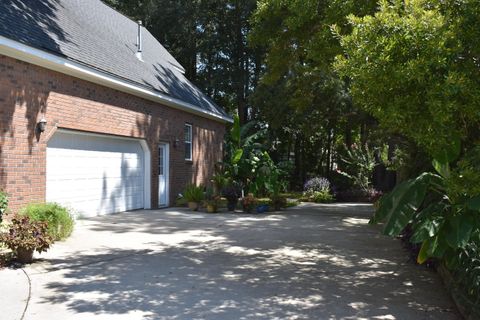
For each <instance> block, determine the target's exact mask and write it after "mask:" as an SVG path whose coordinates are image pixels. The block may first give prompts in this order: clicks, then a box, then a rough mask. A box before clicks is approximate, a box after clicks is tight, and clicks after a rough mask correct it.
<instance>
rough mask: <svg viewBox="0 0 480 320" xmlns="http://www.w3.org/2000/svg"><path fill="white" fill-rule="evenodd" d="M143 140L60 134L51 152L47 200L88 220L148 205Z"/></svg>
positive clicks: (49, 154) (48, 162) (49, 146)
mask: <svg viewBox="0 0 480 320" xmlns="http://www.w3.org/2000/svg"><path fill="white" fill-rule="evenodd" d="M143 166H144V152H143V149H142V147H141V145H140V143H139V142H137V141H134V140H123V139H117V138H111V137H102V136H88V135H79V134H74V133H70V132H63V131H61V132H57V133H56V134H55V135H54V136H53V137H52V138H51V139H50V141H49V142H48V148H47V201H54V202H58V203H61V204H64V205H68V206H70V207H72V208H73V209H75V210H76V211H78V212H79V213H80V214H82V215H84V216H94V215H99V214H106V213H112V212H118V211H125V210H132V209H138V208H143V207H144V176H145V173H144V167H143Z"/></svg>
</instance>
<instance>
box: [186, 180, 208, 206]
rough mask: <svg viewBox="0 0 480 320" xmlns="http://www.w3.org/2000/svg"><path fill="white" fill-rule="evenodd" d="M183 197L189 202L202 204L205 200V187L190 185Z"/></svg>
mask: <svg viewBox="0 0 480 320" xmlns="http://www.w3.org/2000/svg"><path fill="white" fill-rule="evenodd" d="M183 197H184V198H185V199H186V200H187V201H188V202H201V201H202V200H203V199H204V194H203V187H201V186H200V187H197V186H196V185H194V184H188V185H187V186H186V187H185V191H184V192H183Z"/></svg>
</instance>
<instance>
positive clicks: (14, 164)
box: [0, 55, 225, 211]
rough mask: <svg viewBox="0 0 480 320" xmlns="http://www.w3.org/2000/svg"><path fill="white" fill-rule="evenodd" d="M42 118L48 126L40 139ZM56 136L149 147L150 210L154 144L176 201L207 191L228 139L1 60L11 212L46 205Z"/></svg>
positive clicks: (3, 170)
mask: <svg viewBox="0 0 480 320" xmlns="http://www.w3.org/2000/svg"><path fill="white" fill-rule="evenodd" d="M42 117H45V119H47V121H48V125H47V129H46V131H45V132H44V133H42V134H40V135H39V134H37V133H36V129H35V128H36V124H37V122H38V121H39V120H40V119H41V118H42ZM186 122H188V123H191V124H192V125H193V161H192V162H187V161H185V160H184V144H183V130H184V124H185V123H186ZM57 128H66V129H74V130H82V131H88V132H95V133H105V134H112V135H118V136H126V137H135V138H144V139H146V141H147V143H148V145H149V148H150V151H151V154H152V208H155V207H157V205H158V204H157V202H158V199H157V198H158V197H157V196H156V195H157V194H158V185H157V184H158V178H157V176H158V173H157V170H158V169H157V168H158V164H157V162H158V159H157V157H158V152H157V148H158V143H159V142H169V143H170V200H171V201H173V200H174V199H175V197H176V195H177V194H178V193H179V192H181V191H182V189H183V187H184V186H185V184H186V183H187V182H196V183H207V181H208V177H209V176H210V175H211V173H212V171H213V166H214V164H215V162H217V161H219V160H220V159H221V154H222V141H223V135H224V132H225V125H224V124H222V123H219V122H216V121H213V120H209V119H205V118H203V117H200V116H196V115H193V114H190V113H187V112H184V111H180V110H176V109H173V108H170V107H166V106H163V105H160V104H157V103H154V102H151V101H148V100H145V99H142V98H138V97H135V96H132V95H129V94H126V93H122V92H119V91H117V90H113V89H110V88H106V87H103V86H100V85H96V84H93V83H89V82H86V81H83V80H80V79H77V78H73V77H70V76H67V75H64V74H61V73H58V72H54V71H50V70H47V69H44V68H41V67H38V66H35V65H31V64H28V63H25V62H21V61H18V60H15V59H11V58H9V57H5V56H2V55H0V189H3V190H4V191H6V192H7V193H8V194H9V195H10V208H11V209H12V211H16V210H18V208H20V207H21V206H23V205H25V204H26V203H28V202H39V201H44V200H45V168H46V146H47V141H48V139H49V138H50V137H51V136H52V135H53V134H54V132H55V130H56V129H57ZM175 138H178V139H179V140H180V143H179V144H178V146H177V147H176V148H175V147H174V146H173V141H174V140H175ZM171 203H172V202H171Z"/></svg>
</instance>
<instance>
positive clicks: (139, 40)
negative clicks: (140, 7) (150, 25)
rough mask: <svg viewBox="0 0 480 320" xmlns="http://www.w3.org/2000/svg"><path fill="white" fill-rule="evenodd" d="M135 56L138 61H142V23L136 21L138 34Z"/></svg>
mask: <svg viewBox="0 0 480 320" xmlns="http://www.w3.org/2000/svg"><path fill="white" fill-rule="evenodd" d="M135 56H136V57H137V59H138V60H140V61H143V59H142V21H141V20H139V21H138V33H137V53H135Z"/></svg>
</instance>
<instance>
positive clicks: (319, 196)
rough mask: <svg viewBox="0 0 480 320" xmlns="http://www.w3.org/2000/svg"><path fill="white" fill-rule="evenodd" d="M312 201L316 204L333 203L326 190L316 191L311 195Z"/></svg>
mask: <svg viewBox="0 0 480 320" xmlns="http://www.w3.org/2000/svg"><path fill="white" fill-rule="evenodd" d="M312 200H313V201H314V202H317V203H330V202H333V200H334V198H333V195H332V194H331V193H330V192H329V191H328V190H323V191H316V192H314V193H313V195H312Z"/></svg>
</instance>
